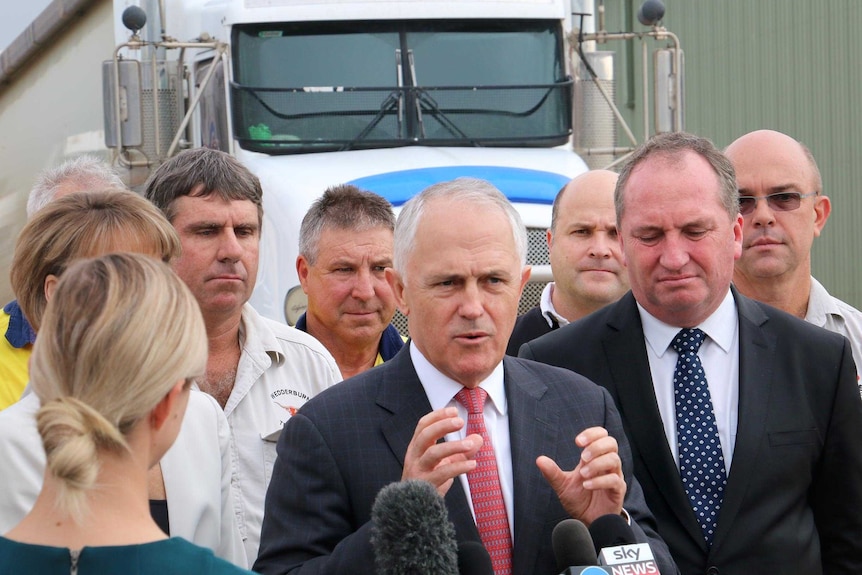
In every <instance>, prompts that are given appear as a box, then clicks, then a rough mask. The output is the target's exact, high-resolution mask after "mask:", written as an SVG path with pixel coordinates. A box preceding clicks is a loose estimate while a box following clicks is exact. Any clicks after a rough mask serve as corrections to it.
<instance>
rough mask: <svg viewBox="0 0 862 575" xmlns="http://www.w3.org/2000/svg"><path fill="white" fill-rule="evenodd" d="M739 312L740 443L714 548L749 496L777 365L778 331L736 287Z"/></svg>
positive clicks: (735, 455) (738, 410) (738, 437)
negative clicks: (773, 329) (748, 490)
mask: <svg viewBox="0 0 862 575" xmlns="http://www.w3.org/2000/svg"><path fill="white" fill-rule="evenodd" d="M733 295H734V297H735V299H736V306H737V310H738V313H739V407H738V409H737V421H738V423H737V430H736V445H735V447H734V450H733V458H732V460H731V464H730V475H729V476H728V478H727V488H726V490H725V495H724V502H723V503H722V507H721V511H720V513H719V517H718V528H717V530H716V533H715V540H714V543H713V547H716V546H717V545H719V544H720V543H721V540H722V538H723V537H726V536H727V535H728V534H729V533H730V531H731V528H732V525H733V519H734V517H736V515H737V513H738V511H739V508H740V506H741V505H742V502H743V500H744V498H745V492H746V490H747V488H748V484H749V481H750V479H751V476H752V473H751V470H752V469H753V468H754V465H755V461H756V458H757V451H758V448H759V446H760V444H761V443H762V441H761V440H762V439H763V434H764V429H765V428H764V426H765V424H766V416H767V413H768V411H769V397H770V388H771V386H772V380H773V377H772V370H773V365H774V364H775V361H776V358H775V349H776V339H777V336H776V334H775V333H774V332H773V331H772V330H771V329H770V328H769V325H768V323H767V322H768V317H767V316H766V314H765V313H764V312H763V310H761V309H760V307H758V305H757V304H755V303H754V302H753V301H752V300H750V299H748V298H746V297H744V296H742V295H740V294H739V293H738V292H737V291H736V290H735V289H733Z"/></svg>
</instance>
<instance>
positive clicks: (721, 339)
mask: <svg viewBox="0 0 862 575" xmlns="http://www.w3.org/2000/svg"><path fill="white" fill-rule="evenodd" d="M637 305H638V313H639V314H640V316H641V323H642V324H643V330H644V337H645V338H646V341H647V345H649V346H650V348H652V350H653V353H655V354H656V356H658V357H662V356H663V355H664V353H665V352H666V351H667V350H668V348H669V347H670V344H671V342H672V341H673V338H674V337H676V334H677V333H679V330H680V329H681V328H680V326H673V325H669V324H666V323H664V322H663V321H661V320H659V319H658V318H656V317H655V316H653V315H651V314H650V313H649V312H648V311H647V310H645V309H644V308H643V307H642V306H641V304H637ZM737 323H738V316H737V313H736V302H735V301H734V299H733V294H732V293H731V292H730V290H727V294H726V295H725V296H724V299H723V300H722V301H721V304H720V305H719V306H718V308H717V309H716V310H715V311H714V312H712V315H710V316H709V317H708V318H706V319H705V320H703V321H702V322H701V323H700V324H698V325H696V326H692V327H698V328H700V329H701V330H703V332H704V333H705V334H706V335H707V336H709V339H711V340H712V341H714V342H715V343H716V344H718V346H719V347H720V348H721V349H722V350H723V351H724V352H725V353H729V352H730V349H731V346H732V345H733V335H734V333H735V331H736V324H737Z"/></svg>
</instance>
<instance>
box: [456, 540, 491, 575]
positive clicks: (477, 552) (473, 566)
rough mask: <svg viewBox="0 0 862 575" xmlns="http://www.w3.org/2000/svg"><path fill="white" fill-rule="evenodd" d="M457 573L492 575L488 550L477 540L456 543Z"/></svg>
mask: <svg viewBox="0 0 862 575" xmlns="http://www.w3.org/2000/svg"><path fill="white" fill-rule="evenodd" d="M458 573H459V575H494V565H493V564H492V563H491V556H490V555H488V550H487V549H485V546H484V545H482V544H481V543H479V542H478V541H462V542H461V543H459V544H458Z"/></svg>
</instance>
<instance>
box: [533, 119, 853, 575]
mask: <svg viewBox="0 0 862 575" xmlns="http://www.w3.org/2000/svg"><path fill="white" fill-rule="evenodd" d="M615 205H616V211H617V224H618V229H619V231H620V242H621V244H622V249H623V253H624V254H625V258H626V264H627V266H628V272H629V281H630V283H631V288H632V289H631V293H629V294H626V295H625V296H623V298H622V299H621V300H620V301H618V302H616V303H613V304H611V305H609V306H607V307H605V308H603V309H602V310H600V311H598V312H596V313H594V314H592V315H590V316H588V317H586V318H583V319H581V320H579V321H577V322H574V323H572V324H569V325H568V326H566V327H564V328H560V329H558V330H556V331H555V332H553V333H549V334H547V335H545V336H542V337H540V338H539V339H536V340H533V341H531V342H528V343H527V344H525V345H524V346H522V348H521V352H520V355H521V357H526V358H529V359H535V360H539V361H543V362H546V363H549V364H551V365H557V366H560V367H566V368H568V369H572V370H575V371H577V372H578V373H582V374H584V375H586V376H587V377H589V378H590V379H592V380H593V381H595V382H596V383H598V384H600V385H602V386H604V387H606V388H607V389H608V390H609V391H610V393H611V396H612V397H613V398H614V401H615V402H616V403H617V406H618V407H619V410H620V415H621V418H622V421H623V425H624V426H625V430H626V434H627V435H628V437H629V439H630V441H631V446H632V453H633V458H634V464H635V477H636V478H637V479H638V481H640V483H641V485H642V486H643V490H644V494H645V497H646V501H647V504H648V505H649V508H650V510H651V511H652V512H653V513H654V514H655V516H656V519H657V520H658V525H659V532H660V533H661V534H662V537H663V538H664V540H665V541H666V542H667V544H668V546H669V547H670V550H671V553H672V554H673V557H674V560H675V561H676V563H677V565H678V566H679V568H680V571H681V572H682V573H683V575H703V574H704V573H708V574H719V573H720V574H722V575H750V574H752V573H786V574H790V573H793V574H800V575H802V574H808V573H830V574H837V573H842V574H846V575H850V574H851V573H860V572H862V541H860V539H859V538H858V537H857V536H856V533H859V532H860V530H862V516H860V514H859V512H858V510H859V508H860V507H862V443H860V441H859V437H860V435H862V400H860V397H859V393H858V391H857V389H856V381H855V380H856V373H855V369H854V365H853V359H852V352H851V349H850V345H849V343H848V342H847V340H846V339H845V338H843V337H840V336H838V335H836V334H833V333H830V332H828V331H825V330H822V329H820V328H817V327H814V326H812V325H810V324H808V323H806V322H804V321H802V320H800V319H798V318H794V317H792V316H789V315H788V314H785V313H783V312H780V311H778V310H776V309H774V308H772V307H770V306H768V305H765V304H763V303H760V302H757V301H754V300H751V299H749V298H747V297H745V296H743V295H741V294H739V293H738V292H737V291H736V290H735V289H734V288H732V287H731V279H732V278H733V268H734V262H735V261H736V260H737V259H738V258H739V256H740V253H741V251H742V243H743V234H742V228H743V218H742V216H741V215H740V214H739V203H738V191H737V188H736V178H735V176H734V172H733V166H732V165H731V163H730V161H729V160H728V159H727V158H726V157H725V156H724V155H723V154H721V153H720V152H719V151H718V150H716V149H715V147H714V146H713V145H712V143H711V142H709V140H706V139H704V138H699V137H697V136H694V135H692V134H684V133H671V134H662V135H659V136H656V137H654V138H652V139H651V140H649V141H648V142H646V143H645V144H644V145H642V146H641V147H640V148H638V150H636V151H635V152H634V153H633V154H632V157H631V158H630V160H629V163H628V164H627V165H626V167H625V168H624V169H623V171H622V172H621V173H620V179H619V182H618V183H617V189H616V195H615Z"/></svg>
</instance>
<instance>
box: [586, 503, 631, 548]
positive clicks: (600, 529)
mask: <svg viewBox="0 0 862 575" xmlns="http://www.w3.org/2000/svg"><path fill="white" fill-rule="evenodd" d="M590 536H591V537H592V538H593V544H594V545H595V549H596V555H599V554H600V553H601V552H602V549H604V548H605V547H619V546H620V545H633V544H635V543H637V540H636V539H635V533H634V531H632V528H631V527H629V525H628V523H626V520H625V519H623V518H622V517H621V516H620V515H616V514H613V513H612V514H609V515H602V516H601V517H598V518H596V520H595V521H593V522H592V524H591V525H590Z"/></svg>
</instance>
